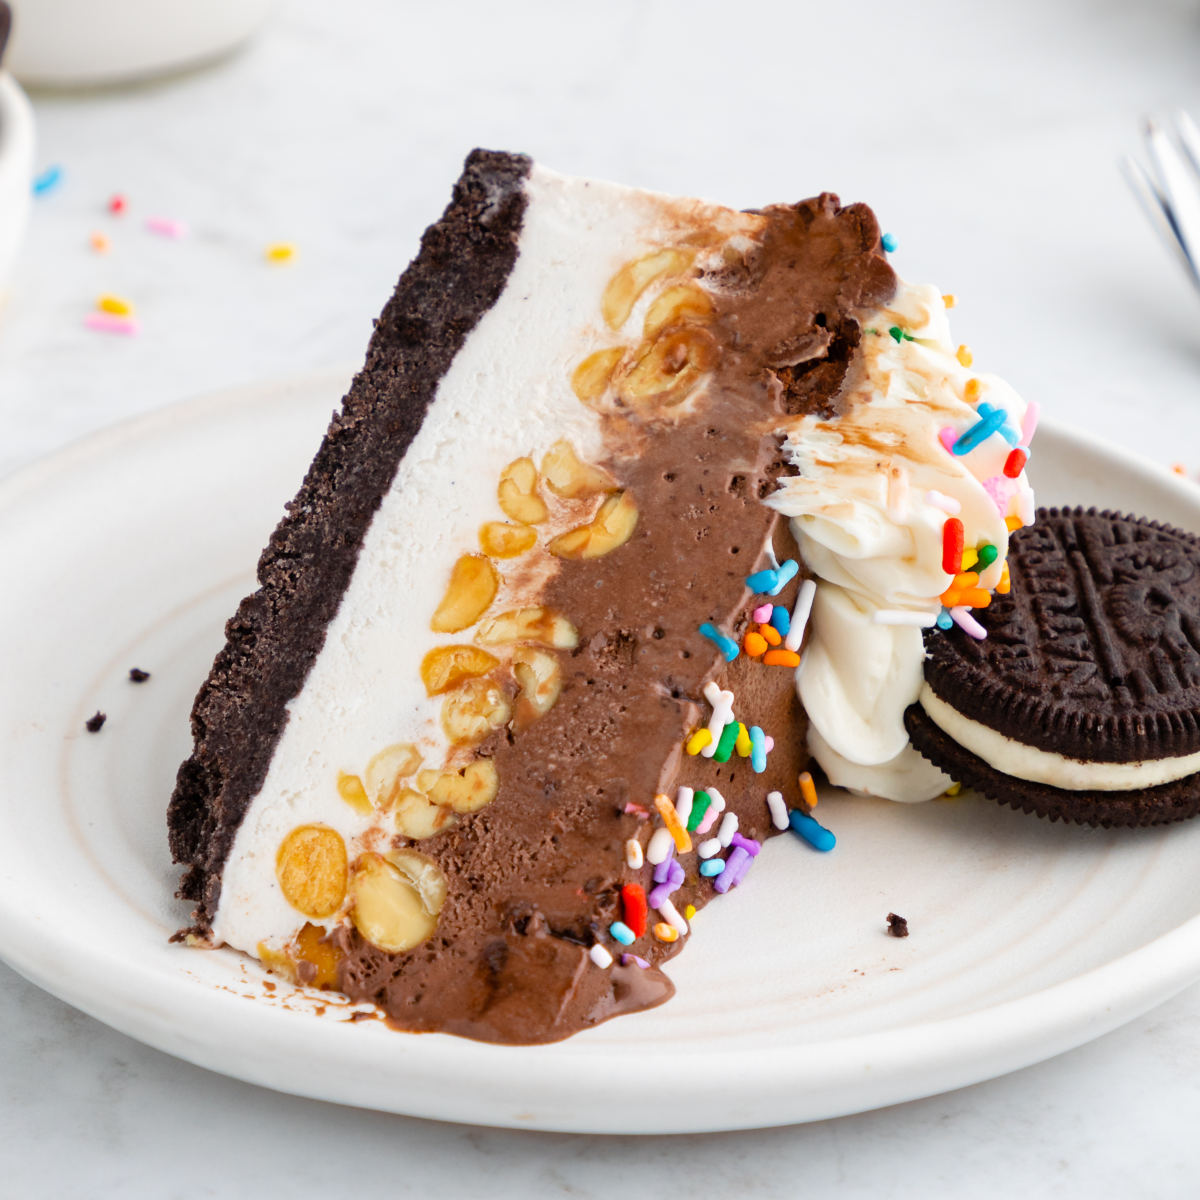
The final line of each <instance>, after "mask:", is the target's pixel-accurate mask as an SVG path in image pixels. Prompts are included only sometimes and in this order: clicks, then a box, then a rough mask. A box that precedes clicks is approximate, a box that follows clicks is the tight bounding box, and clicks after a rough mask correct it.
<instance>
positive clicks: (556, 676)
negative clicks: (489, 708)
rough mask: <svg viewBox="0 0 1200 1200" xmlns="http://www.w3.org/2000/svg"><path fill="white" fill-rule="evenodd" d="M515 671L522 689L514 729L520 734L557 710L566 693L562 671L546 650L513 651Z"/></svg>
mask: <svg viewBox="0 0 1200 1200" xmlns="http://www.w3.org/2000/svg"><path fill="white" fill-rule="evenodd" d="M512 671H513V675H514V676H515V677H516V680H517V683H518V684H520V686H521V690H520V691H519V692H518V693H517V701H516V708H515V716H514V718H513V728H514V729H516V730H517V731H518V732H519V731H520V730H522V729H526V728H528V726H530V725H532V724H533V723H534V721H536V720H537V719H538V718H539V717H543V716H545V715H546V713H548V712H549V711H550V709H551V708H553V707H554V703H555V701H556V700H557V699H558V697H559V693H560V692H561V691H562V667H561V666H560V665H559V662H558V659H557V658H556V657H555V656H554V655H553V654H548V653H547V652H546V651H545V650H537V649H535V648H534V647H532V646H518V647H517V648H516V650H514V651H513V657H512Z"/></svg>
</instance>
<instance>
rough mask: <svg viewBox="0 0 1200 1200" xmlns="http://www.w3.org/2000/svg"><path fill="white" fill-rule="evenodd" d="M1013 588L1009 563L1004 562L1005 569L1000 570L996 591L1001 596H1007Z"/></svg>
mask: <svg viewBox="0 0 1200 1200" xmlns="http://www.w3.org/2000/svg"><path fill="white" fill-rule="evenodd" d="M1011 588H1012V580H1011V579H1010V578H1009V576H1008V563H1005V564H1004V570H1003V571H1001V572H1000V582H999V583H998V584H996V591H997V592H999V593H1000V595H1001V596H1007V595H1008V593H1009V590H1010V589H1011Z"/></svg>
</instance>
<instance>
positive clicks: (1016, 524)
mask: <svg viewBox="0 0 1200 1200" xmlns="http://www.w3.org/2000/svg"><path fill="white" fill-rule="evenodd" d="M1024 524H1025V522H1024V521H1022V520H1021V518H1020V517H1005V518H1004V526H1005V528H1006V529H1007V530H1008V532H1009V533H1012V531H1013V530H1014V529H1020V528H1021V526H1022V525H1024Z"/></svg>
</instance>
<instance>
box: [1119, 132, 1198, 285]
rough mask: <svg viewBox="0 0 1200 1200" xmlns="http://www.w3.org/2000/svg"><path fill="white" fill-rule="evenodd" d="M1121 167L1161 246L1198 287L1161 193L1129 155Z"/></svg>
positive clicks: (1194, 272) (1139, 164) (1141, 167)
mask: <svg viewBox="0 0 1200 1200" xmlns="http://www.w3.org/2000/svg"><path fill="white" fill-rule="evenodd" d="M1121 167H1122V169H1123V171H1124V174H1125V179H1126V181H1127V182H1128V184H1129V186H1130V189H1131V190H1132V191H1133V194H1134V195H1135V196H1136V197H1137V200H1138V203H1139V204H1140V205H1141V206H1142V211H1143V212H1144V213H1145V214H1146V217H1147V219H1148V220H1149V222H1150V224H1151V225H1152V226H1153V228H1154V231H1155V232H1156V233H1157V234H1158V236H1159V238H1160V239H1161V240H1162V243H1163V245H1164V246H1166V247H1167V249H1168V250H1169V251H1170V252H1171V253H1172V254H1174V255H1176V256H1177V257H1178V259H1179V261H1180V262H1181V263H1182V264H1183V267H1184V269H1185V270H1186V271H1187V272H1188V274H1189V275H1191V276H1192V277H1193V278H1195V279H1196V282H1197V284H1198V285H1200V277H1197V274H1196V271H1195V268H1194V267H1193V266H1192V261H1191V259H1190V258H1188V256H1187V252H1186V251H1185V250H1184V248H1183V245H1182V243H1181V242H1180V238H1179V231H1178V229H1177V228H1176V227H1175V225H1174V223H1173V222H1172V221H1171V219H1170V217H1169V216H1168V212H1167V202H1166V200H1164V199H1163V196H1162V193H1161V192H1159V190H1158V188H1157V187H1156V186H1155V184H1154V181H1153V180H1152V179H1151V178H1150V175H1149V174H1148V172H1147V171H1146V168H1145V167H1143V166H1142V164H1141V163H1140V162H1138V161H1137V159H1135V158H1134V157H1133V156H1132V155H1130V154H1126V155H1125V157H1124V158H1122V159H1121Z"/></svg>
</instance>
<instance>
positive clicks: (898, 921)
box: [887, 913, 908, 937]
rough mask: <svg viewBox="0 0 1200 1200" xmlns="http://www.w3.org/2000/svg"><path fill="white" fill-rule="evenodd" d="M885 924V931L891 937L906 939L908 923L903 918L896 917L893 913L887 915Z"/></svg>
mask: <svg viewBox="0 0 1200 1200" xmlns="http://www.w3.org/2000/svg"><path fill="white" fill-rule="evenodd" d="M887 923H888V928H887V931H888V933H890V934H891V935H892V937H908V922H907V921H906V920H905V919H904V918H903V917H898V916H897V915H896V914H895V913H888V915H887Z"/></svg>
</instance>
